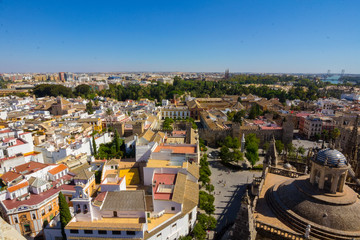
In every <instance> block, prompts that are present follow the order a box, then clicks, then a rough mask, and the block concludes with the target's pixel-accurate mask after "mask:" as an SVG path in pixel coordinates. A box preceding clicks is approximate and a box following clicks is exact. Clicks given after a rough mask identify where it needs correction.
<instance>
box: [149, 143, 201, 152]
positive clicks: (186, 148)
mask: <svg viewBox="0 0 360 240" xmlns="http://www.w3.org/2000/svg"><path fill="white" fill-rule="evenodd" d="M162 150H172V153H190V154H191V153H192V154H194V153H196V146H194V145H185V144H178V145H175V144H174V145H160V146H158V147H156V149H155V151H154V152H160V151H162Z"/></svg>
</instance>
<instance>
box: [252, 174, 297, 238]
mask: <svg viewBox="0 0 360 240" xmlns="http://www.w3.org/2000/svg"><path fill="white" fill-rule="evenodd" d="M288 179H289V178H288V177H284V176H280V175H277V174H273V173H268V174H267V175H266V180H265V183H264V185H263V187H262V189H261V192H260V195H259V199H258V202H257V205H256V209H255V212H254V217H255V219H256V220H257V221H261V222H263V223H266V224H268V225H271V226H275V227H277V228H280V229H283V230H286V231H288V232H290V233H294V234H298V233H297V232H295V231H294V230H292V229H291V228H289V227H288V226H286V225H285V224H284V223H282V222H281V221H280V220H279V219H278V218H277V217H276V215H275V214H274V213H273V212H272V210H271V209H270V207H269V206H268V205H267V202H266V198H265V193H266V191H267V190H268V189H269V188H271V187H272V186H274V185H275V184H277V183H280V182H284V181H286V180H288Z"/></svg>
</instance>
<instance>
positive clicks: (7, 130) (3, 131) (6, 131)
mask: <svg viewBox="0 0 360 240" xmlns="http://www.w3.org/2000/svg"><path fill="white" fill-rule="evenodd" d="M9 132H11V130H10V129H5V130H2V131H0V133H9Z"/></svg>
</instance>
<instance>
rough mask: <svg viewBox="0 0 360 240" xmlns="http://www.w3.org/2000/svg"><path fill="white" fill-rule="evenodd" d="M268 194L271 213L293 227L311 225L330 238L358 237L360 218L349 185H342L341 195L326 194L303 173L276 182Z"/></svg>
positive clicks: (359, 211)
mask: <svg viewBox="0 0 360 240" xmlns="http://www.w3.org/2000/svg"><path fill="white" fill-rule="evenodd" d="M267 194H269V195H268V198H267V201H269V202H270V205H269V206H270V207H271V208H272V209H273V210H274V213H275V214H276V215H278V216H281V219H282V221H283V222H284V223H285V224H286V225H288V226H289V227H291V228H293V229H299V227H300V226H302V227H300V229H301V228H305V227H304V226H306V225H307V224H310V225H311V227H312V228H314V229H316V231H317V234H319V235H322V236H327V237H328V236H329V235H328V234H329V233H331V234H332V239H352V238H356V239H358V238H359V237H360V219H359V218H358V217H357V216H358V215H359V214H360V200H359V199H358V198H357V194H356V193H355V192H354V191H353V190H352V189H350V188H349V187H348V186H345V187H344V194H341V195H339V196H335V197H333V196H327V195H324V194H321V192H319V190H317V189H316V188H315V187H313V185H312V184H311V183H310V182H309V180H308V177H307V176H303V177H300V178H297V179H290V180H288V181H285V182H283V183H278V184H277V185H275V186H274V187H273V188H272V189H270V190H268V193H267ZM319 196H320V197H319ZM304 230H305V229H304ZM336 236H341V237H342V238H340V237H339V238H337V237H336ZM344 236H347V238H345V237H344ZM320 239H322V238H321V237H320ZM324 239H325V237H324ZM326 239H330V238H329V237H328V238H326Z"/></svg>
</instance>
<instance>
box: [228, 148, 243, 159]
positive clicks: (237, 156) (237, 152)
mask: <svg viewBox="0 0 360 240" xmlns="http://www.w3.org/2000/svg"><path fill="white" fill-rule="evenodd" d="M243 160H244V157H243V153H242V152H241V151H240V150H238V149H235V150H233V152H231V153H230V161H231V162H240V161H243Z"/></svg>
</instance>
